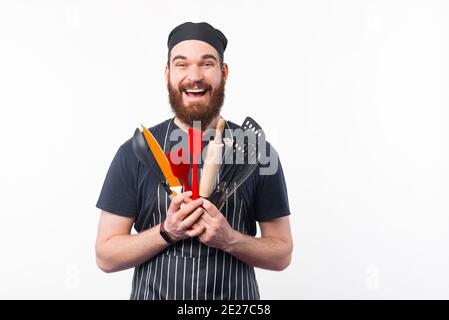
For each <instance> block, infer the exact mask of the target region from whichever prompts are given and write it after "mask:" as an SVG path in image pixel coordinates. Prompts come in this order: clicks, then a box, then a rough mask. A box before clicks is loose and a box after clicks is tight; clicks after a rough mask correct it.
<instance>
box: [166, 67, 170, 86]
mask: <svg viewBox="0 0 449 320" xmlns="http://www.w3.org/2000/svg"><path fill="white" fill-rule="evenodd" d="M169 77H170V69H169V68H168V64H167V65H166V66H165V84H168V81H169V80H170V79H169Z"/></svg>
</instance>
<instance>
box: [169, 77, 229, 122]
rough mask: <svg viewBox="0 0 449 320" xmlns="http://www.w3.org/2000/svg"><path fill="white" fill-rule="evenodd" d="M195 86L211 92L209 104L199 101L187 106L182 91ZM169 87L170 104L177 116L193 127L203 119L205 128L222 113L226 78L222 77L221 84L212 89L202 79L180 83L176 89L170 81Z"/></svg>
mask: <svg viewBox="0 0 449 320" xmlns="http://www.w3.org/2000/svg"><path fill="white" fill-rule="evenodd" d="M193 88H199V89H206V90H207V92H206V93H205V94H210V98H209V104H205V103H204V102H197V103H195V104H190V105H189V106H185V105H184V103H183V98H182V93H183V91H184V90H186V89H193ZM167 89H168V96H169V100H170V105H171V108H172V111H173V112H174V113H175V115H176V117H177V118H178V119H179V120H181V121H182V122H183V123H185V124H187V125H189V126H190V127H193V122H194V121H201V129H202V130H204V129H206V128H207V126H209V124H210V123H211V122H212V121H213V120H214V119H215V118H216V117H217V116H218V115H219V114H220V111H221V107H222V106H223V102H224V97H225V94H224V91H225V80H224V78H223V77H222V78H221V82H220V85H219V86H218V87H216V88H215V89H212V86H211V85H210V84H208V83H206V82H204V81H202V80H201V81H196V82H193V83H190V84H182V85H181V84H180V85H179V86H178V88H177V89H175V88H174V87H172V85H171V84H170V81H168V83H167Z"/></svg>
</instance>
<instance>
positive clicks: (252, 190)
mask: <svg viewBox="0 0 449 320" xmlns="http://www.w3.org/2000/svg"><path fill="white" fill-rule="evenodd" d="M169 122H171V123H172V125H174V123H173V122H172V121H170V119H168V120H166V121H164V122H162V123H160V124H158V125H156V126H154V127H152V128H149V130H150V131H151V133H152V134H153V135H154V137H155V138H156V140H157V141H158V143H159V144H160V145H161V146H163V145H164V141H165V140H166V134H167V127H168V125H169ZM227 125H228V126H229V127H230V128H231V129H236V128H239V126H238V125H237V124H235V123H232V122H230V121H227ZM174 126H175V127H177V126H176V125H174ZM267 146H268V147H269V144H268V142H267ZM268 150H269V149H268ZM272 150H273V149H272ZM155 165H156V164H155ZM267 166H268V165H265V166H263V165H259V167H258V168H257V169H256V170H255V171H254V172H253V173H252V174H251V176H250V177H249V178H248V179H247V180H246V181H245V182H244V183H243V184H242V185H241V186H240V187H239V188H238V189H237V192H238V193H239V195H240V197H241V198H242V199H243V201H244V203H245V208H246V213H247V219H248V221H247V223H248V225H249V234H251V235H255V234H256V230H257V228H256V222H257V221H259V222H261V221H269V220H273V219H276V218H279V217H283V216H287V215H289V214H290V209H289V204H288V196H287V187H286V182H285V178H284V174H283V170H282V166H281V163H280V161H279V162H278V168H277V171H276V173H275V174H272V175H260V170H261V168H263V167H267ZM155 169H156V170H158V169H157V168H155ZM158 179H159V178H158V177H157V176H156V175H154V174H153V173H152V172H151V171H150V170H149V169H148V168H146V167H145V165H144V164H142V163H141V162H140V161H139V160H138V159H137V158H136V156H135V155H134V152H133V148H132V142H131V139H129V140H127V141H126V142H125V143H123V144H122V145H121V146H120V148H119V149H118V151H117V153H116V154H115V156H114V159H113V160H112V163H111V165H110V167H109V170H108V172H107V175H106V178H105V181H104V184H103V187H102V190H101V193H100V196H99V199H98V202H97V204H96V206H97V208H99V209H102V210H104V211H108V212H110V213H113V214H117V215H120V216H124V217H130V218H133V219H134V228H135V230H136V231H137V232H140V231H143V230H145V229H147V228H148V226H149V225H150V224H151V223H150V221H151V219H152V216H151V214H152V212H153V208H154V206H155V204H156V200H157V199H156V198H157V196H156V195H157V192H158V184H159V180H158Z"/></svg>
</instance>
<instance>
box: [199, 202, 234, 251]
mask: <svg viewBox="0 0 449 320" xmlns="http://www.w3.org/2000/svg"><path fill="white" fill-rule="evenodd" d="M203 208H204V210H205V212H204V213H202V215H201V217H200V219H199V220H198V222H197V223H195V224H194V228H195V230H199V228H200V227H203V228H204V229H203V232H201V233H200V236H199V239H200V241H201V242H202V243H204V244H205V245H208V246H210V247H215V248H219V249H221V250H224V251H226V249H227V247H228V246H230V245H231V244H232V241H233V236H234V233H235V230H234V229H233V228H232V227H231V226H230V225H229V223H228V220H227V219H226V217H225V216H224V215H223V214H222V213H221V212H220V211H219V210H218V209H217V207H216V206H215V205H214V204H213V203H212V202H210V201H209V200H207V199H203Z"/></svg>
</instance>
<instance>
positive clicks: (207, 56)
mask: <svg viewBox="0 0 449 320" xmlns="http://www.w3.org/2000/svg"><path fill="white" fill-rule="evenodd" d="M201 59H203V60H206V59H214V60H215V61H217V58H215V56H214V55H212V54H203V55H202V56H201Z"/></svg>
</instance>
